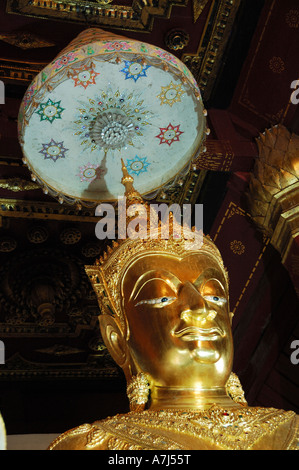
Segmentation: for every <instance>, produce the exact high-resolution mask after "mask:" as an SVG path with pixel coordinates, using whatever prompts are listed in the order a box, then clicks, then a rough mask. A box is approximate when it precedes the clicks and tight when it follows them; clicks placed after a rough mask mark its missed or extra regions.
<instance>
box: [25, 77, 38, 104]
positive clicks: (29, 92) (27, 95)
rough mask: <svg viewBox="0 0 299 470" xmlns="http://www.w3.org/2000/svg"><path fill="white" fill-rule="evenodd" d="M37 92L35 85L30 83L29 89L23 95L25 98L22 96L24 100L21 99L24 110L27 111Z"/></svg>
mask: <svg viewBox="0 0 299 470" xmlns="http://www.w3.org/2000/svg"><path fill="white" fill-rule="evenodd" d="M36 91H37V86H36V84H35V83H32V84H31V85H30V87H29V88H28V90H27V91H26V93H25V96H24V99H23V104H24V108H25V109H27V108H28V106H29V104H30V102H31V100H32V98H33V96H34V95H35V93H36Z"/></svg>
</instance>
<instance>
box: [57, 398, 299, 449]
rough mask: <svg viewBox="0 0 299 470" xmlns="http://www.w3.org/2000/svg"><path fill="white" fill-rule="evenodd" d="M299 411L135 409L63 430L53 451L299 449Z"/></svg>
mask: <svg viewBox="0 0 299 470" xmlns="http://www.w3.org/2000/svg"><path fill="white" fill-rule="evenodd" d="M298 446H299V416H298V415H296V413H294V412H293V411H283V410H278V409H275V408H260V407H258V408H255V407H247V406H245V407H240V408H232V409H227V410H225V409H223V408H221V407H212V408H211V409H209V410H207V411H202V412H196V411H192V410H181V411H177V410H159V411H150V410H146V411H143V412H130V413H127V414H119V415H115V416H113V417H108V418H106V419H104V420H101V421H95V422H94V423H93V424H83V425H81V426H79V427H77V428H74V429H71V430H70V431H67V432H65V433H64V434H61V435H60V436H59V437H58V438H57V439H56V440H55V441H53V443H52V444H51V445H50V447H49V449H50V450H155V449H159V450H192V449H250V448H251V449H258V448H260V449H269V450H270V449H279V450H280V449H298V448H299V447H298Z"/></svg>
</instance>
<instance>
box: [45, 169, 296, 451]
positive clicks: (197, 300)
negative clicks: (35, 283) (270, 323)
mask: <svg viewBox="0 0 299 470" xmlns="http://www.w3.org/2000/svg"><path fill="white" fill-rule="evenodd" d="M123 172H124V177H123V179H122V182H123V184H124V186H125V188H126V192H125V196H126V198H127V201H129V202H130V207H131V204H135V205H136V204H144V206H146V208H147V211H149V206H148V205H146V204H145V203H144V202H143V201H142V198H141V196H140V195H139V194H138V192H137V191H135V190H134V187H133V178H132V177H131V176H130V175H128V173H127V171H126V168H125V166H124V165H123ZM171 220H172V223H174V222H173V221H174V218H172V219H171ZM161 230H162V229H161V224H160V225H159V228H158V229H157V232H156V233H154V234H152V232H151V235H153V236H151V237H150V238H145V237H143V238H142V237H135V238H134V237H128V238H124V239H121V240H118V241H117V242H114V243H113V246H112V247H110V248H109V250H108V252H106V253H105V254H104V256H103V257H102V258H101V259H100V260H99V261H98V263H96V264H95V265H94V266H87V267H86V272H87V274H88V275H89V277H90V280H91V283H92V285H93V287H94V290H95V292H96V294H97V297H98V301H99V305H100V309H101V315H100V316H99V322H100V327H101V333H102V337H103V340H104V342H105V344H106V346H107V348H108V350H109V352H110V354H111V356H112V358H113V359H114V360H115V361H116V362H117V364H118V365H119V366H120V367H121V368H122V369H123V371H124V374H125V377H126V381H127V394H128V398H129V401H130V410H131V411H130V412H129V413H126V414H118V415H116V416H114V417H108V418H106V419H104V420H101V421H96V422H94V423H93V424H83V425H82V426H79V427H77V428H75V429H72V430H70V431H67V432H65V433H64V434H62V435H61V436H59V437H58V438H57V439H56V440H55V441H54V442H53V443H52V444H51V445H50V447H49V449H50V450H220V449H227V450H230V449H235V450H248V449H253V450H257V449H261V450H276V449H277V450H282V449H296V448H297V447H298V437H299V432H298V425H299V419H298V416H297V415H296V413H294V412H293V411H282V410H277V409H274V408H260V407H259V408H255V407H249V406H248V405H247V402H246V400H245V397H244V393H243V390H242V387H241V384H240V382H239V380H238V377H237V376H236V375H235V374H234V373H232V363H233V339H232V330H231V321H232V315H231V314H230V311H229V302H228V300H229V286H228V275H227V271H226V269H225V267H224V265H223V261H222V258H221V255H220V253H219V251H218V249H217V248H216V246H215V244H214V243H213V242H212V240H211V239H210V238H209V237H206V236H203V240H202V245H201V247H200V249H192V248H191V249H190V246H188V245H187V243H188V242H190V239H191V237H186V236H182V237H181V238H177V237H174V236H173V235H171V234H170V236H169V237H168V238H162V236H161ZM184 235H186V232H184ZM189 235H190V234H189ZM186 238H189V239H188V240H187V239H186Z"/></svg>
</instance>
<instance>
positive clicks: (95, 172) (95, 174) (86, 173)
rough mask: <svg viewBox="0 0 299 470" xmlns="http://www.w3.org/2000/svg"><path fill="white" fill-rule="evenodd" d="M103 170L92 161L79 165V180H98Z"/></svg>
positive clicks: (89, 181)
mask: <svg viewBox="0 0 299 470" xmlns="http://www.w3.org/2000/svg"><path fill="white" fill-rule="evenodd" d="M103 173H104V170H103V169H102V168H100V167H99V166H98V165H96V164H94V163H87V165H84V166H80V168H79V174H78V175H77V176H79V177H80V180H81V181H87V182H88V183H91V182H92V181H95V180H98V179H100V178H101V176H102V174H103Z"/></svg>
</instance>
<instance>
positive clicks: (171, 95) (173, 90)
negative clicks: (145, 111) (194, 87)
mask: <svg viewBox="0 0 299 470" xmlns="http://www.w3.org/2000/svg"><path fill="white" fill-rule="evenodd" d="M184 93H185V91H184V90H183V89H182V86H181V85H180V84H178V85H175V84H174V83H173V82H170V84H169V85H168V86H161V93H160V94H159V95H157V98H159V99H160V101H161V105H163V104H168V105H169V106H173V105H174V103H178V102H179V101H181V96H182V95H183V94H184Z"/></svg>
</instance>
